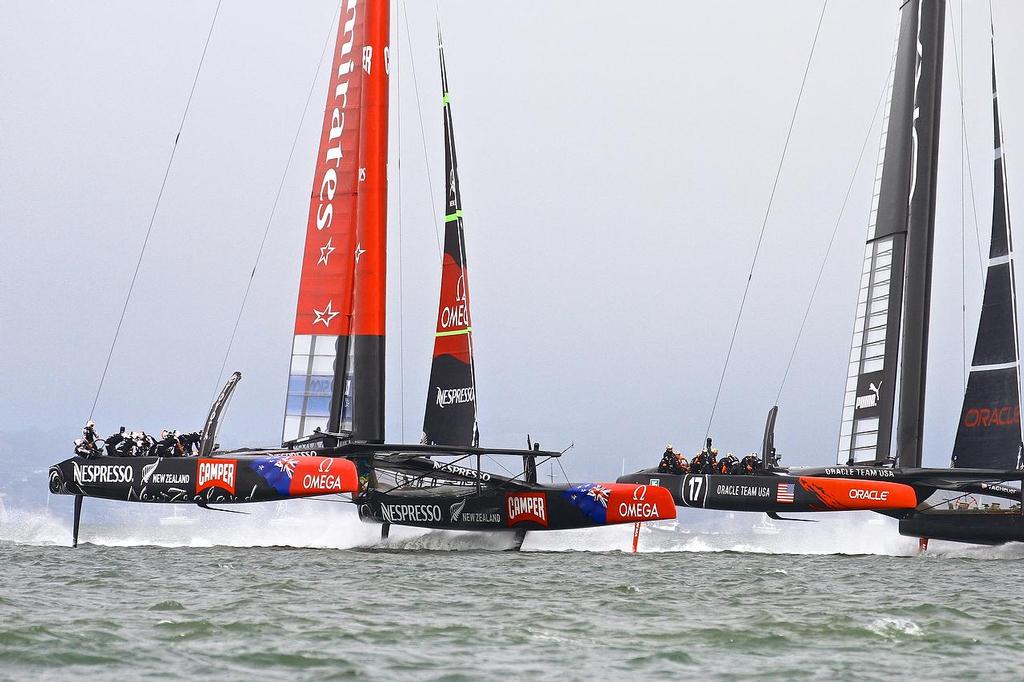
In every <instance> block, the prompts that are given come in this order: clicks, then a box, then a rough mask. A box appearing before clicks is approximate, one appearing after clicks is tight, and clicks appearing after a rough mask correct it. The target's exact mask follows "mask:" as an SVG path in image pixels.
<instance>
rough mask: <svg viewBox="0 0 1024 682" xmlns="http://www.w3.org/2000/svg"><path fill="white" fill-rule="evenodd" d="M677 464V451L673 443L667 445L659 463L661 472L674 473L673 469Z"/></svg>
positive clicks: (659, 471)
mask: <svg viewBox="0 0 1024 682" xmlns="http://www.w3.org/2000/svg"><path fill="white" fill-rule="evenodd" d="M675 466H676V451H675V450H674V449H673V448H672V443H669V444H668V445H666V446H665V452H664V454H662V456H661V462H659V463H658V473H659V474H672V473H675V472H674V471H673V469H675Z"/></svg>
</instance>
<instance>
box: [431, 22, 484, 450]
mask: <svg viewBox="0 0 1024 682" xmlns="http://www.w3.org/2000/svg"><path fill="white" fill-rule="evenodd" d="M439 38H440V36H439ZM438 49H439V52H440V56H441V89H442V92H443V95H442V98H441V102H442V106H443V108H444V149H445V178H446V182H445V185H446V187H447V192H446V199H445V216H444V221H445V222H444V260H443V262H442V264H441V299H440V303H439V305H438V311H437V327H436V330H435V336H434V358H433V362H432V363H431V367H430V385H429V388H428V391H427V408H426V413H425V414H424V417H423V442H424V443H427V444H437V445H477V444H478V442H479V431H478V429H477V409H476V376H475V372H474V366H473V325H472V321H471V319H470V315H469V272H468V270H467V267H466V237H465V233H464V232H463V225H462V195H461V192H460V191H459V171H458V163H457V161H456V156H455V134H454V130H453V128H452V112H451V103H450V102H449V96H448V74H447V71H446V70H445V63H444V47H443V45H439V46H438Z"/></svg>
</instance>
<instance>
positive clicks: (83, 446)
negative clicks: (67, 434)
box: [75, 438, 97, 459]
mask: <svg viewBox="0 0 1024 682" xmlns="http://www.w3.org/2000/svg"><path fill="white" fill-rule="evenodd" d="M75 454H76V455H78V456H79V457H88V458H90V459H91V458H93V457H95V456H96V455H97V452H96V446H95V445H93V444H92V443H90V442H88V441H87V440H85V439H84V438H76V439H75Z"/></svg>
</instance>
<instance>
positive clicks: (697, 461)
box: [690, 450, 708, 474]
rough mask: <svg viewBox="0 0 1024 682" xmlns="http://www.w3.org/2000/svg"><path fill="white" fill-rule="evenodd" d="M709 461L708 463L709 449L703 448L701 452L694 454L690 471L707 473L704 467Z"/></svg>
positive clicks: (692, 472)
mask: <svg viewBox="0 0 1024 682" xmlns="http://www.w3.org/2000/svg"><path fill="white" fill-rule="evenodd" d="M707 463H708V453H707V450H701V451H700V452H698V453H697V454H696V455H694V456H693V459H692V460H690V473H691V474H703V473H706V472H705V471H704V468H705V467H706V466H707Z"/></svg>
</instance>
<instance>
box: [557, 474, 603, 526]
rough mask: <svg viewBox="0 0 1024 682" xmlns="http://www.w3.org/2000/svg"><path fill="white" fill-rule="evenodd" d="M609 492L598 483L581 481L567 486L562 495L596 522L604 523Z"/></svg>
mask: <svg viewBox="0 0 1024 682" xmlns="http://www.w3.org/2000/svg"><path fill="white" fill-rule="evenodd" d="M610 493H611V491H610V490H609V489H608V488H605V487H603V486H602V485H601V484H600V483H582V484H580V485H576V486H573V487H571V488H569V489H568V490H566V491H564V492H563V493H562V495H563V496H564V497H565V499H567V500H569V501H570V502H572V503H573V504H574V505H576V506H577V507H579V509H580V511H582V512H583V513H584V514H586V515H587V516H589V517H590V518H591V519H593V520H594V521H595V522H596V523H598V524H601V525H604V524H605V523H606V522H607V519H608V495H609V494H610Z"/></svg>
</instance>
